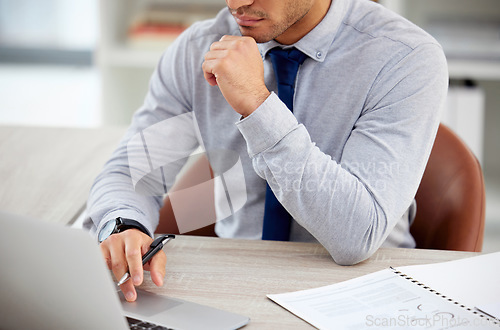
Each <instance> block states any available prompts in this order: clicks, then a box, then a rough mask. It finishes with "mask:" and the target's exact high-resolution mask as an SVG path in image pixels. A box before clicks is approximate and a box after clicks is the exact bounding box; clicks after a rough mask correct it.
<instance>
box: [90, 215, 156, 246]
mask: <svg viewBox="0 0 500 330" xmlns="http://www.w3.org/2000/svg"><path fill="white" fill-rule="evenodd" d="M132 228H135V229H139V230H140V231H142V232H143V233H144V234H146V235H148V236H149V237H151V234H150V233H149V231H148V230H147V229H146V227H144V226H143V225H142V224H141V223H140V222H139V221H135V220H132V219H125V218H120V217H118V218H116V219H114V220H109V221H108V222H106V224H105V225H104V226H103V227H102V228H101V230H100V231H99V234H98V235H97V239H98V240H99V243H102V241H104V240H105V239H106V238H108V237H109V236H110V235H113V234H116V233H121V232H122V231H125V230H127V229H132Z"/></svg>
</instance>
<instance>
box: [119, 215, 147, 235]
mask: <svg viewBox="0 0 500 330" xmlns="http://www.w3.org/2000/svg"><path fill="white" fill-rule="evenodd" d="M116 220H117V222H118V225H117V231H116V232H117V233H121V232H122V231H125V230H127V229H138V230H140V231H142V232H143V233H144V234H146V235H148V236H149V237H153V236H152V235H151V234H150V233H149V230H148V229H147V228H146V227H145V226H144V225H143V224H141V223H140V222H139V221H136V220H133V219H127V218H121V217H118V218H116Z"/></svg>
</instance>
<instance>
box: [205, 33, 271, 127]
mask: <svg viewBox="0 0 500 330" xmlns="http://www.w3.org/2000/svg"><path fill="white" fill-rule="evenodd" d="M202 69H203V74H204V76H205V80H206V81H207V82H208V83H209V84H210V85H212V86H215V85H218V86H219V89H220V91H221V93H222V95H223V96H224V98H225V99H226V101H227V102H228V103H229V105H231V107H232V108H233V109H234V110H235V111H236V112H238V113H239V114H240V115H242V116H243V117H246V116H248V115H250V114H251V113H252V112H253V111H255V110H256V109H257V108H258V107H259V106H260V105H261V104H262V102H264V101H265V100H266V98H267V97H268V96H269V95H270V92H269V90H268V89H267V87H266V85H265V82H264V64H263V62H262V57H261V55H260V52H259V48H258V47H257V43H256V42H255V40H254V39H253V38H251V37H238V36H228V35H226V36H223V37H222V38H221V39H220V40H219V41H217V42H214V43H213V44H212V45H211V46H210V50H209V51H208V52H207V53H206V55H205V61H204V62H203V65H202Z"/></svg>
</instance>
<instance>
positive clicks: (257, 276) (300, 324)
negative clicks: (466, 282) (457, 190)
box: [142, 236, 476, 329]
mask: <svg viewBox="0 0 500 330" xmlns="http://www.w3.org/2000/svg"><path fill="white" fill-rule="evenodd" d="M165 250H166V252H167V258H168V262H167V275H166V278H165V283H164V286H163V287H162V288H157V287H156V286H155V285H154V284H153V283H152V282H151V280H150V279H149V276H145V282H144V284H143V285H142V288H143V289H145V290H149V291H153V292H156V293H160V294H165V295H168V296H170V297H177V298H182V299H186V300H190V301H194V302H198V303H201V304H205V305H209V306H214V307H217V308H220V309H224V310H228V311H232V312H235V313H239V314H243V315H247V316H249V317H250V319H251V321H250V324H249V325H248V326H246V327H245V329H247V328H248V329H290V328H293V329H300V328H311V326H310V325H309V324H308V323H306V322H304V321H302V320H301V319H299V318H298V317H296V316H294V315H293V314H291V313H289V312H288V311H286V310H285V309H283V308H282V307H280V306H279V305H277V304H275V303H274V302H272V301H271V300H269V299H268V298H267V297H266V294H269V293H283V292H289V291H296V290H302V289H310V288H315V287H319V286H324V285H328V284H333V283H337V282H340V281H344V280H348V279H351V278H355V277H358V276H361V275H365V274H368V273H371V272H375V271H378V270H381V269H384V268H387V267H389V266H403V265H412V264H425V263H433V262H442V261H448V260H453V259H459V258H463V257H467V256H473V255H476V253H472V252H455V251H436V250H413V249H380V250H379V251H378V252H377V253H375V255H373V256H372V257H371V258H370V259H368V260H366V261H364V262H362V263H360V264H358V265H355V266H347V267H346V266H339V265H337V264H335V263H334V262H333V260H332V259H331V257H330V256H329V254H328V252H327V251H326V250H325V249H324V248H323V247H322V246H321V245H319V244H312V243H291V242H272V241H246V240H228V239H220V238H210V237H194V236H177V238H176V239H175V240H173V241H172V242H170V243H169V244H168V245H167V246H166V248H165ZM193 317H194V316H193Z"/></svg>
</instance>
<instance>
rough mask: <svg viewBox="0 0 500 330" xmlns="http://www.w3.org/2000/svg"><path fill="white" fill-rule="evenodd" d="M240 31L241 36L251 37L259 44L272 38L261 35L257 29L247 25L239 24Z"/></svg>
mask: <svg viewBox="0 0 500 330" xmlns="http://www.w3.org/2000/svg"><path fill="white" fill-rule="evenodd" d="M240 32H241V35H242V36H244V37H251V38H253V39H254V40H255V42H256V43H259V44H263V43H266V42H268V41H271V40H273V39H274V38H272V37H269V36H263V35H262V34H259V33H258V31H255V30H254V29H252V28H248V27H243V26H241V27H240Z"/></svg>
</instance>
